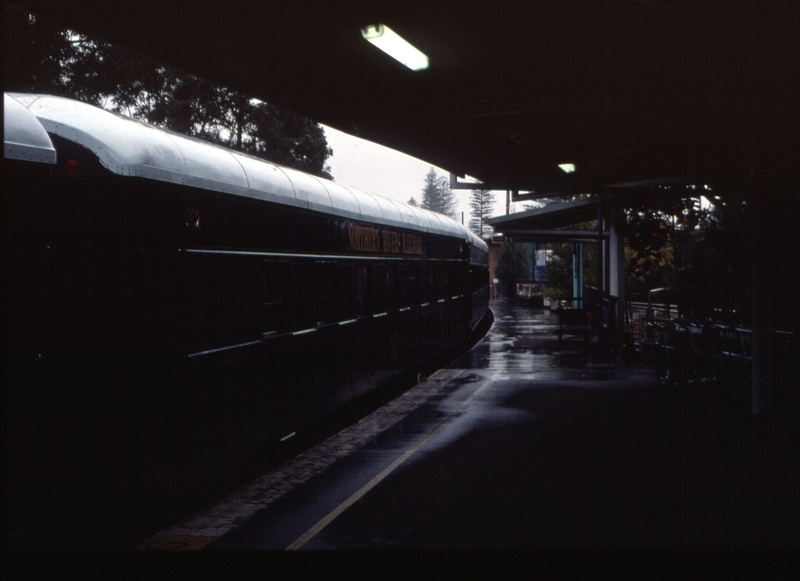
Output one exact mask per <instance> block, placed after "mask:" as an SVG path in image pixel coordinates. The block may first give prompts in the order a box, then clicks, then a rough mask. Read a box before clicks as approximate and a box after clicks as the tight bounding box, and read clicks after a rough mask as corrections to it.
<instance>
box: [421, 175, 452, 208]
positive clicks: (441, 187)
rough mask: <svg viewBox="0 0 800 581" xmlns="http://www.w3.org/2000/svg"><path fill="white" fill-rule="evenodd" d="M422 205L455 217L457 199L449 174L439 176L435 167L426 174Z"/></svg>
mask: <svg viewBox="0 0 800 581" xmlns="http://www.w3.org/2000/svg"><path fill="white" fill-rule="evenodd" d="M420 207H422V208H425V209H426V210H432V211H434V212H438V213H439V214H444V215H445V216H450V217H451V218H455V215H456V201H455V196H454V195H453V191H452V190H451V189H450V181H449V180H448V178H447V176H439V175H437V174H436V171H434V169H433V168H431V169H430V171H429V172H428V173H427V174H425V185H424V186H423V188H422V201H421V202H420Z"/></svg>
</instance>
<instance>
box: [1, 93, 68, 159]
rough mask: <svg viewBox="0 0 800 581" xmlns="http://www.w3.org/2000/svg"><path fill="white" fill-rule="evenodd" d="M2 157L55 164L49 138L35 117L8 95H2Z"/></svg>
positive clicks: (53, 150) (54, 155)
mask: <svg viewBox="0 0 800 581" xmlns="http://www.w3.org/2000/svg"><path fill="white" fill-rule="evenodd" d="M3 117H4V122H3V141H4V145H5V150H4V156H5V157H7V158H9V159H22V160H25V161H34V162H37V163H50V164H54V163H55V162H56V150H55V148H54V147H53V143H52V142H51V141H50V136H49V135H47V131H45V130H44V127H42V124H41V123H39V121H38V120H37V119H36V117H35V116H34V115H33V113H31V112H30V111H28V110H27V109H26V108H25V107H23V106H22V105H21V104H20V103H19V102H17V101H15V100H14V99H12V98H11V97H9V96H8V95H3Z"/></svg>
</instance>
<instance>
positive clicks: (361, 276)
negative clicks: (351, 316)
mask: <svg viewBox="0 0 800 581" xmlns="http://www.w3.org/2000/svg"><path fill="white" fill-rule="evenodd" d="M367 274H368V272H367V267H366V266H359V267H358V268H357V269H356V316H357V317H364V316H366V315H367V314H368V298H369V297H368V295H367V287H368V285H367V282H368V278H367Z"/></svg>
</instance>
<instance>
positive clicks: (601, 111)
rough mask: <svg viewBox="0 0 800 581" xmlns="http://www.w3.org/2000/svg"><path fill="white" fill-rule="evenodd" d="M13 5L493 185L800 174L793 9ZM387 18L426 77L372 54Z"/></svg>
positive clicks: (661, 0)
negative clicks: (418, 56) (368, 33)
mask: <svg viewBox="0 0 800 581" xmlns="http://www.w3.org/2000/svg"><path fill="white" fill-rule="evenodd" d="M11 4H12V5H14V6H19V7H22V8H23V9H26V10H29V11H31V12H33V13H36V14H39V15H40V16H45V15H46V16H48V17H51V18H53V19H56V20H57V21H59V22H62V23H64V24H65V25H67V26H69V27H71V28H73V29H74V30H76V31H79V32H82V33H85V34H87V35H89V36H90V37H92V38H96V39H103V40H108V41H112V42H115V43H117V44H119V45H121V46H123V47H125V48H127V49H130V50H132V51H134V52H136V53H139V54H143V55H146V56H150V57H154V58H156V59H158V60H160V61H162V62H164V63H167V64H169V65H172V66H174V67H177V68H179V69H182V70H184V71H186V72H189V73H192V74H194V75H197V76H200V77H203V78H206V79H209V80H213V81H214V82H218V83H220V84H223V85H227V86H229V87H231V88H235V89H238V90H240V91H242V92H245V93H246V94H249V95H252V96H253V97H257V98H259V99H262V100H265V101H268V102H271V103H275V104H278V105H282V106H285V107H288V108H290V109H292V110H294V111H296V112H298V113H301V114H303V115H306V116H308V117H310V118H312V119H315V120H317V121H319V122H321V123H324V124H327V125H330V126H332V127H334V128H337V129H340V130H342V131H345V132H348V133H351V134H354V135H358V136H359V137H364V138H366V139H370V140H373V141H376V142H378V143H381V144H384V145H387V146H390V147H393V148H395V149H398V150H400V151H403V152H405V153H409V154H411V155H414V156H417V157H419V158H421V159H423V160H426V161H428V162H430V163H432V164H435V165H437V166H439V167H442V168H444V169H446V170H449V171H450V172H453V173H454V174H456V175H459V176H461V175H464V174H468V175H471V176H473V177H476V178H478V179H480V180H482V181H484V182H486V183H487V184H489V185H490V186H492V187H496V188H498V189H526V190H533V191H541V192H552V193H558V192H561V193H583V192H593V191H596V190H597V189H599V188H607V187H613V188H631V187H633V188H635V187H638V186H640V185H643V184H659V183H680V182H683V183H696V184H713V185H716V186H718V187H723V186H724V187H727V188H734V187H739V188H742V187H745V184H747V182H748V179H749V176H751V175H752V174H753V172H756V173H758V172H760V173H762V174H764V175H768V176H770V179H771V180H772V181H773V182H775V183H777V184H779V185H780V184H784V183H788V182H791V183H795V180H796V178H797V173H798V171H799V170H798V166H800V163H798V161H799V160H800V145H799V143H800V107H798V105H797V104H798V103H800V80H799V79H800V34H798V30H800V3H798V2H795V1H791V0H790V1H779V0H767V1H765V2H755V1H753V2H743V1H739V2H736V1H734V2H719V1H708V2H704V1H696V0H686V1H683V0H658V1H650V0H619V1H615V2H589V1H569V0H536V1H534V2H531V1H529V0H524V1H523V0H520V1H505V2H504V1H502V0H500V1H491V2H489V1H485V2H476V1H472V2H452V1H441V0H427V1H426V2H408V1H405V0H403V1H401V0H392V1H386V0H364V1H346V2H342V1H339V2H336V1H330V2H328V1H325V2H321V1H307V0H286V1H284V0H277V1H271V2H252V1H237V0H231V1H228V2H217V3H213V2H212V3H208V2H205V3H202V4H198V3H196V2H188V1H186V0H170V1H168V2H165V1H163V0H159V1H153V0H136V1H135V2H134V1H132V0H120V1H116V2H99V1H87V0H82V1H79V2H63V1H59V2H55V1H53V0H13V1H12V2H11ZM377 24H383V25H386V26H388V27H390V28H391V29H392V30H393V31H394V32H396V33H397V34H398V35H400V36H402V37H403V38H405V39H406V40H407V41H409V42H410V43H411V44H412V45H414V46H415V47H417V48H418V49H419V50H420V51H421V52H422V53H424V54H425V55H426V56H427V57H428V66H427V68H424V69H422V70H416V71H415V70H412V69H410V68H408V67H406V66H403V65H402V64H401V63H399V62H397V61H395V60H393V59H392V58H390V57H388V56H387V55H385V54H384V53H382V52H381V51H379V50H378V49H377V48H376V47H375V46H373V45H372V44H371V43H369V42H367V40H365V38H364V37H363V36H362V28H364V27H368V26H370V25H377ZM370 30H374V29H370ZM564 164H572V165H573V166H574V171H571V172H570V173H567V172H566V171H565V170H564ZM560 166H561V167H560Z"/></svg>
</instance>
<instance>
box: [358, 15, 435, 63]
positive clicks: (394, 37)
mask: <svg viewBox="0 0 800 581" xmlns="http://www.w3.org/2000/svg"><path fill="white" fill-rule="evenodd" d="M361 36H363V37H364V38H365V39H367V40H368V41H370V42H371V43H372V44H374V45H375V46H377V47H378V48H379V49H381V50H382V51H383V52H385V53H386V54H388V55H389V56H390V57H392V58H393V59H395V60H397V61H400V62H401V63H403V64H404V65H405V66H407V67H408V68H409V69H411V70H412V71H421V70H423V69H427V68H428V57H427V56H425V55H424V54H423V53H422V52H420V51H419V50H418V49H417V48H416V47H415V46H413V45H411V44H409V43H408V41H406V40H405V39H404V38H403V37H401V36H400V35H399V34H397V33H396V32H395V31H393V30H392V29H391V28H389V27H388V26H386V25H385V24H373V25H371V26H367V27H365V28H362V29H361Z"/></svg>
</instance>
